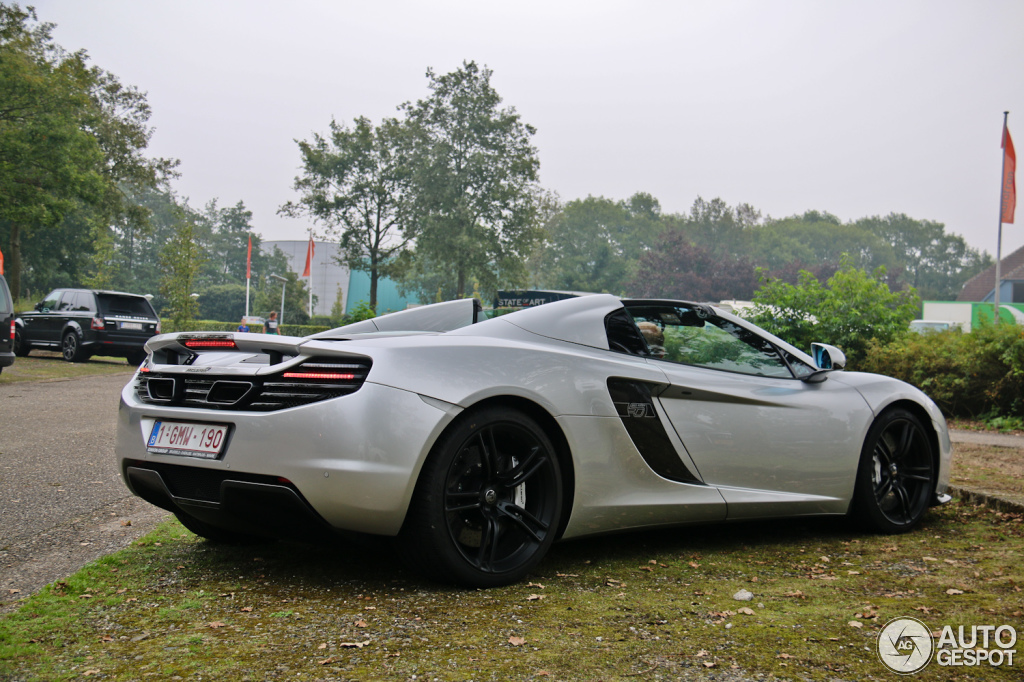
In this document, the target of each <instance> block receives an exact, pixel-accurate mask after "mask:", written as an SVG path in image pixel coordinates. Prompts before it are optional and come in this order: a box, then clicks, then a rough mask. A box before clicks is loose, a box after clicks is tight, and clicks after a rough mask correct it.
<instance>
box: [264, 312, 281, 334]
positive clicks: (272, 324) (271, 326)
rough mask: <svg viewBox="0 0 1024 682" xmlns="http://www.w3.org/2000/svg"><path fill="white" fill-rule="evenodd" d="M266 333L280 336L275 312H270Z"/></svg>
mask: <svg viewBox="0 0 1024 682" xmlns="http://www.w3.org/2000/svg"><path fill="white" fill-rule="evenodd" d="M267 333H268V334H280V333H281V332H280V330H278V324H277V311H276V310H272V311H270V317H268V318H267Z"/></svg>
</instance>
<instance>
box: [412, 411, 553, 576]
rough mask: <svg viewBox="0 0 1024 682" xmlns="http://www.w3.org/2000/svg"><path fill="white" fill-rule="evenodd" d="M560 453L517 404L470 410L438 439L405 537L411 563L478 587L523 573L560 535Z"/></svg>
mask: <svg viewBox="0 0 1024 682" xmlns="http://www.w3.org/2000/svg"><path fill="white" fill-rule="evenodd" d="M562 496H563V491H562V477H561V472H560V469H559V465H558V454H557V452H556V450H555V447H554V445H553V444H552V443H551V440H550V439H549V438H548V437H547V435H546V434H545V433H544V430H543V429H542V428H541V427H540V426H539V425H538V424H537V423H536V422H535V421H534V420H533V419H531V418H530V417H529V416H527V415H526V414H523V413H522V412H519V411H517V410H509V409H505V408H500V407H489V408H484V409H482V410H479V411H477V412H475V413H473V414H470V415H467V416H466V417H464V418H463V419H462V420H461V421H460V422H459V423H457V424H456V425H455V426H454V427H453V428H452V429H451V430H450V431H449V432H448V433H446V434H445V435H444V436H442V438H441V439H440V440H439V441H438V443H437V445H435V447H434V450H433V451H432V452H431V455H430V457H429V458H428V459H427V462H426V463H425V464H424V468H423V473H422V475H421V476H420V480H419V483H418V484H417V487H416V493H415V495H414V497H413V501H412V504H411V505H410V508H409V515H408V518H407V519H406V524H405V526H404V527H403V529H402V533H401V538H400V539H401V541H402V544H403V546H404V550H405V554H406V558H407V561H408V563H410V565H412V566H413V567H414V568H416V569H417V570H423V571H425V572H427V573H428V574H429V575H430V576H431V577H433V578H435V579H438V580H441V581H443V582H451V583H457V584H460V585H467V586H472V587H494V586H497V585H506V584H509V583H513V582H515V581H517V580H520V579H521V578H523V577H524V576H525V575H526V574H527V572H529V571H530V569H531V568H533V567H534V566H535V565H537V563H539V562H540V560H541V559H542V558H543V557H544V555H545V554H546V553H547V551H548V549H549V548H550V547H551V544H552V543H553V542H554V540H555V534H556V532H557V530H558V525H559V521H560V520H561V514H562V499H563V497H562Z"/></svg>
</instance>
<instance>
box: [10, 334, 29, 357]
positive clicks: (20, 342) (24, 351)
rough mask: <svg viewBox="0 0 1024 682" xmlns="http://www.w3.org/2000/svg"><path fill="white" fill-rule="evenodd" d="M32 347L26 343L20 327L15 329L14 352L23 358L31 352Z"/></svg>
mask: <svg viewBox="0 0 1024 682" xmlns="http://www.w3.org/2000/svg"><path fill="white" fill-rule="evenodd" d="M31 350H32V347H31V346H29V345H28V344H27V343H25V339H24V337H23V336H22V335H21V330H20V329H15V330H14V354H15V355H17V356H18V357H19V358H23V357H25V356H26V355H28V354H29V351H31Z"/></svg>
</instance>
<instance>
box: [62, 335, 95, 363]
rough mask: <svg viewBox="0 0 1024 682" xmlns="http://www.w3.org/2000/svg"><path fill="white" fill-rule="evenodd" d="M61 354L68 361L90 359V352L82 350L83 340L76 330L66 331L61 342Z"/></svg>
mask: <svg viewBox="0 0 1024 682" xmlns="http://www.w3.org/2000/svg"><path fill="white" fill-rule="evenodd" d="M60 352H61V355H62V356H63V357H64V359H65V360H66V361H67V362H85V361H86V360H88V359H89V355H88V353H86V352H84V351H83V350H82V341H81V340H80V339H79V338H78V334H76V333H75V332H74V331H67V332H65V333H64V338H63V340H61V343H60Z"/></svg>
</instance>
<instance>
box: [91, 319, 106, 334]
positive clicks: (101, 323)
mask: <svg viewBox="0 0 1024 682" xmlns="http://www.w3.org/2000/svg"><path fill="white" fill-rule="evenodd" d="M90 326H91V327H92V328H93V329H96V330H98V331H103V330H104V329H106V328H107V322H106V320H104V319H103V318H102V317H94V318H92V324H91V325H90Z"/></svg>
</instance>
